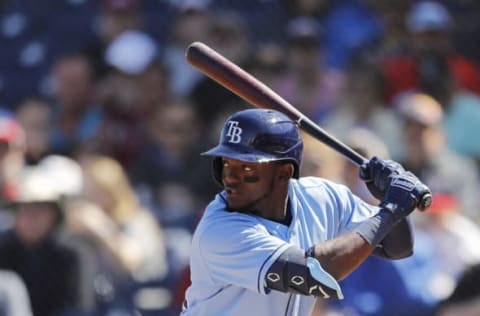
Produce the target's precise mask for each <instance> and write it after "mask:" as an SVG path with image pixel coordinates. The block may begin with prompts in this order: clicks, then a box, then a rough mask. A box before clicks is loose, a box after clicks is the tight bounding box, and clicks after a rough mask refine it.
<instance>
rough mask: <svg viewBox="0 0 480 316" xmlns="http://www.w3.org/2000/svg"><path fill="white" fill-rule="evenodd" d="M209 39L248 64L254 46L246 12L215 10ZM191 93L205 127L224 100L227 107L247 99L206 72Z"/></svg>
mask: <svg viewBox="0 0 480 316" xmlns="http://www.w3.org/2000/svg"><path fill="white" fill-rule="evenodd" d="M206 43H207V44H208V45H209V46H211V47H212V48H213V49H215V50H218V52H219V53H220V54H222V55H223V56H225V57H226V58H227V59H229V60H231V61H232V62H234V63H235V64H237V65H238V66H240V67H241V68H244V67H246V65H247V63H248V61H249V58H250V54H251V49H252V47H251V42H250V38H249V36H248V32H247V30H246V25H245V20H244V17H243V16H241V15H239V14H238V13H236V12H230V11H227V12H224V11H218V12H215V13H214V15H212V16H211V24H210V27H209V29H208V32H207V39H206ZM188 97H189V98H190V99H191V100H192V102H193V103H194V106H195V107H194V108H195V109H196V115H197V116H198V117H199V118H200V119H201V121H200V122H201V124H202V125H203V126H205V127H208V126H209V125H210V124H211V123H212V122H213V121H215V119H216V117H217V114H218V113H219V111H218V106H219V105H220V104H221V106H222V107H223V108H229V107H235V106H236V105H237V104H238V103H242V102H243V101H242V99H241V98H240V97H238V96H236V95H235V94H234V93H232V92H230V91H229V90H227V89H225V88H224V87H222V86H221V85H219V84H218V83H216V82H215V81H213V80H212V79H210V78H208V77H206V76H204V77H202V78H201V79H200V80H199V81H198V82H197V83H196V84H195V85H194V86H193V87H192V90H191V92H190V94H189V95H188Z"/></svg>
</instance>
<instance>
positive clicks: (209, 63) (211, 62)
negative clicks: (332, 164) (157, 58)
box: [185, 42, 431, 209]
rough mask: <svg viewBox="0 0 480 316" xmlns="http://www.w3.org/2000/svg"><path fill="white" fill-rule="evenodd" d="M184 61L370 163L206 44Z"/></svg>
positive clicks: (422, 205) (350, 155)
mask: <svg viewBox="0 0 480 316" xmlns="http://www.w3.org/2000/svg"><path fill="white" fill-rule="evenodd" d="M185 58H186V59H187V61H188V62H189V63H190V64H191V65H192V66H194V67H195V68H197V69H198V70H200V71H201V72H202V73H204V74H205V75H207V76H208V77H210V78H211V79H213V80H214V81H216V82H217V83H219V84H220V85H222V86H223V87H225V88H226V89H228V90H230V91H232V92H233V93H235V94H236V95H237V96H239V97H241V98H242V99H243V100H245V101H247V102H248V103H250V104H252V105H254V106H256V107H258V108H265V109H273V110H277V111H279V112H282V113H284V114H285V115H287V116H288V117H289V118H290V119H292V120H293V121H295V122H296V123H297V124H298V126H299V128H301V129H302V130H303V131H305V132H306V133H308V134H310V135H311V136H312V137H314V138H316V139H318V140H319V141H321V142H323V143H324V144H326V145H328V146H329V147H331V148H332V149H334V150H335V151H337V152H338V153H340V154H341V155H343V156H344V157H346V158H347V159H349V160H350V161H352V162H353V163H355V164H357V165H358V166H363V165H365V164H366V163H367V162H368V160H367V159H366V158H365V157H363V156H362V155H360V154H359V153H358V152H356V151H355V150H353V149H352V148H351V147H349V146H347V145H346V144H345V143H343V142H342V141H340V140H339V139H337V138H336V137H334V136H333V135H331V134H329V133H328V132H327V131H326V130H324V129H323V128H321V127H320V126H319V125H318V124H316V123H315V122H313V121H312V120H311V119H310V118H308V117H307V116H306V115H305V114H303V113H302V112H300V111H299V110H298V109H297V108H296V107H294V106H293V105H292V104H290V103H289V102H288V101H287V100H285V99H284V98H283V97H281V96H280V95H278V94H277V93H276V92H274V91H273V90H272V89H271V88H269V87H268V86H267V85H265V84H264V83H263V82H261V81H260V80H258V79H257V78H255V77H254V76H252V75H251V74H249V73H248V72H246V71H245V70H243V69H242V68H240V67H239V66H238V65H236V64H235V63H233V62H232V61H230V60H228V59H227V58H225V57H224V56H222V55H221V54H220V53H218V52H216V51H215V50H214V49H212V48H211V47H209V46H207V45H206V44H204V43H202V42H193V43H192V44H190V45H189V46H188V47H187V50H186V52H185ZM430 203H431V197H430V196H428V197H427V196H423V197H422V199H421V201H420V202H419V204H418V207H419V208H420V209H426V208H427V207H428V206H429V205H430Z"/></svg>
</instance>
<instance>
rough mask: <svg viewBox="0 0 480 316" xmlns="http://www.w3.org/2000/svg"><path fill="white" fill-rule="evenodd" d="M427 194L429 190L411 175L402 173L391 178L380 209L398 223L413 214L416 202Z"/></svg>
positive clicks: (405, 172) (407, 172)
mask: <svg viewBox="0 0 480 316" xmlns="http://www.w3.org/2000/svg"><path fill="white" fill-rule="evenodd" d="M428 193H430V190H429V188H428V187H427V186H426V185H425V184H423V183H422V182H421V181H420V180H419V179H418V178H417V177H416V176H415V175H414V174H413V173H411V172H409V171H404V172H401V173H399V174H395V175H392V176H391V181H390V184H389V186H388V188H387V191H386V194H385V199H384V200H383V201H382V202H381V203H380V207H381V208H383V209H385V210H387V211H390V212H391V213H392V214H393V215H394V219H395V221H399V220H401V219H402V218H405V217H406V216H408V215H409V214H410V213H411V212H413V210H415V208H416V206H417V203H418V201H420V199H421V198H422V196H424V195H425V194H428Z"/></svg>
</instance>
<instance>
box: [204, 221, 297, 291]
mask: <svg viewBox="0 0 480 316" xmlns="http://www.w3.org/2000/svg"><path fill="white" fill-rule="evenodd" d="M224 213H225V214H223V215H221V216H217V217H216V218H215V219H213V220H210V221H209V222H208V225H203V227H202V228H201V231H199V232H198V236H197V242H196V246H197V247H198V250H199V255H200V258H201V260H202V262H203V264H204V265H205V270H204V271H208V273H209V274H210V275H209V279H210V280H211V282H213V283H215V284H225V285H229V284H231V285H236V286H239V287H243V288H247V289H250V290H252V291H256V292H258V293H261V294H265V293H266V289H265V284H264V283H265V282H264V280H265V274H266V272H267V271H268V269H269V268H270V266H271V265H272V263H273V262H274V261H275V260H276V259H277V258H278V257H279V256H280V255H281V254H282V253H283V252H284V251H285V250H286V249H288V248H289V247H292V245H290V244H288V243H286V242H285V241H283V240H281V239H280V238H277V237H275V236H272V235H270V234H269V233H268V231H267V230H266V229H265V227H264V226H263V225H261V224H260V223H259V222H257V221H256V220H255V217H252V216H248V215H245V214H240V213H228V212H224Z"/></svg>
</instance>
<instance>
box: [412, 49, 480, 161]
mask: <svg viewBox="0 0 480 316" xmlns="http://www.w3.org/2000/svg"><path fill="white" fill-rule="evenodd" d="M426 61H428V63H426V64H427V65H428V67H427V68H426V71H424V73H423V75H422V82H421V86H420V91H424V92H426V93H427V94H430V95H431V96H432V97H434V98H435V99H436V100H437V101H438V102H439V103H440V105H441V106H442V107H443V110H444V120H443V125H444V128H445V134H446V138H447V144H448V147H449V148H450V149H452V150H453V151H456V152H457V153H460V154H461V155H465V156H469V157H471V158H473V159H476V161H477V162H478V163H479V166H480V143H479V142H472V141H471V139H470V136H471V135H478V133H480V124H478V122H479V121H480V96H479V95H478V94H475V93H472V92H470V91H468V90H466V89H464V88H462V87H459V86H458V84H456V83H455V81H454V77H453V76H454V74H453V73H452V69H451V68H450V67H449V66H448V61H447V60H446V59H445V58H444V57H442V56H438V55H432V56H429V58H428V59H426ZM427 70H428V71H427Z"/></svg>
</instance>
